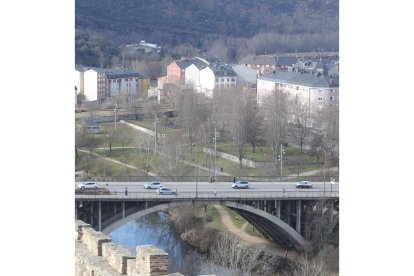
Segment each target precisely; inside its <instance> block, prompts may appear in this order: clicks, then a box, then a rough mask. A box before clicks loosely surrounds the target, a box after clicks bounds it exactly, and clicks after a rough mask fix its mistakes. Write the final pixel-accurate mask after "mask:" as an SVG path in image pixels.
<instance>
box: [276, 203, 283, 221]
mask: <svg viewBox="0 0 414 276" xmlns="http://www.w3.org/2000/svg"><path fill="white" fill-rule="evenodd" d="M281 203H282V202H281V201H280V200H275V208H276V217H277V218H279V219H280V205H281Z"/></svg>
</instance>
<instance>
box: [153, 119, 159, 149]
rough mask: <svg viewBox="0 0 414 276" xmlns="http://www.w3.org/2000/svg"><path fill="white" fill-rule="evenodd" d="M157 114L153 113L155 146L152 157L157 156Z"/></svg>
mask: <svg viewBox="0 0 414 276" xmlns="http://www.w3.org/2000/svg"><path fill="white" fill-rule="evenodd" d="M157 120H158V117H157V113H155V120H154V128H155V145H154V155H155V156H157V141H158V133H157Z"/></svg>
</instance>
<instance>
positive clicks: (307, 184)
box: [296, 181, 312, 189]
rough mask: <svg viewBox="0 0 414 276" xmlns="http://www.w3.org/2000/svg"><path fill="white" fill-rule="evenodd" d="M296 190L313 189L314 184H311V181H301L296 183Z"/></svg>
mask: <svg viewBox="0 0 414 276" xmlns="http://www.w3.org/2000/svg"><path fill="white" fill-rule="evenodd" d="M296 188H298V189H300V188H312V183H310V182H309V181H300V182H298V183H296Z"/></svg>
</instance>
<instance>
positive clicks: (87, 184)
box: [78, 182, 98, 190]
mask: <svg viewBox="0 0 414 276" xmlns="http://www.w3.org/2000/svg"><path fill="white" fill-rule="evenodd" d="M78 189H81V190H85V189H95V190H96V189H98V183H96V182H84V183H80V184H78Z"/></svg>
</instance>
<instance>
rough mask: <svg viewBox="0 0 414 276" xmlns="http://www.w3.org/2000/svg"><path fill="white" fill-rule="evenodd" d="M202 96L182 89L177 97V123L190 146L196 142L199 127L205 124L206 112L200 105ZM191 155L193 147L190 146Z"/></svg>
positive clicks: (191, 90)
mask: <svg viewBox="0 0 414 276" xmlns="http://www.w3.org/2000/svg"><path fill="white" fill-rule="evenodd" d="M201 99H202V95H201V94H198V93H197V92H195V91H194V89H183V90H181V95H179V96H178V102H177V111H178V113H179V123H180V125H181V126H182V127H183V128H184V131H185V135H186V137H187V139H188V142H189V144H190V145H193V144H194V142H195V141H196V135H197V134H198V132H199V130H200V125H201V124H202V123H203V122H205V119H206V116H207V113H208V110H207V109H206V107H205V106H204V105H203V104H202V101H201ZM190 148H191V153H192V151H193V149H192V148H193V147H192V146H191V147H190Z"/></svg>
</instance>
